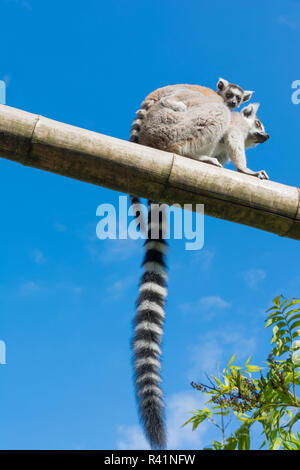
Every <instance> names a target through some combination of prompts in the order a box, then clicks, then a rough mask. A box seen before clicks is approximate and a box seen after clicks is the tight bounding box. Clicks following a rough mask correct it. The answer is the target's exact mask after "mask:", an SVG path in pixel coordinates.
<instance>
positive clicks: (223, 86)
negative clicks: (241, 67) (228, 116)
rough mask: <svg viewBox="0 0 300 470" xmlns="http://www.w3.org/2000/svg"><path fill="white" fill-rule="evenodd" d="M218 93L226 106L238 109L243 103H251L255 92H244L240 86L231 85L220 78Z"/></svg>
mask: <svg viewBox="0 0 300 470" xmlns="http://www.w3.org/2000/svg"><path fill="white" fill-rule="evenodd" d="M217 93H218V95H220V96H222V98H223V100H224V102H225V104H226V106H228V108H230V109H234V108H238V107H239V106H240V105H241V104H242V103H246V101H249V100H250V98H251V96H252V94H253V93H254V92H253V91H248V90H243V88H241V87H240V86H239V85H235V84H234V83H229V82H228V81H227V80H224V78H219V81H218V84H217Z"/></svg>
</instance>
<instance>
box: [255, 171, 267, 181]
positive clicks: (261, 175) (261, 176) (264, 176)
mask: <svg viewBox="0 0 300 470" xmlns="http://www.w3.org/2000/svg"><path fill="white" fill-rule="evenodd" d="M255 176H257V177H258V178H259V179H260V180H268V179H269V177H268V175H267V173H266V172H265V170H260V171H257V172H256V173H255Z"/></svg>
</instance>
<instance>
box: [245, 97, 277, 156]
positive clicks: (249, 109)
mask: <svg viewBox="0 0 300 470" xmlns="http://www.w3.org/2000/svg"><path fill="white" fill-rule="evenodd" d="M258 108H259V103H253V104H249V105H248V106H246V108H244V109H242V111H241V114H242V116H243V117H244V119H245V120H246V122H247V124H248V129H249V131H248V136H247V139H246V147H255V146H256V145H257V144H263V143H264V142H266V140H268V139H269V137H270V136H269V134H267V133H266V131H265V128H264V125H263V123H262V122H261V121H260V120H259V119H258V117H257V116H256V112H257V110H258Z"/></svg>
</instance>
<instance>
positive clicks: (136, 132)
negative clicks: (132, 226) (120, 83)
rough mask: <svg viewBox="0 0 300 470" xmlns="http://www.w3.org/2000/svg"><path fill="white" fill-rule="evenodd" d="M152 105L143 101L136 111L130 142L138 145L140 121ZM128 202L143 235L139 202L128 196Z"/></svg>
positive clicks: (151, 102)
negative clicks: (133, 208) (132, 208)
mask: <svg viewBox="0 0 300 470" xmlns="http://www.w3.org/2000/svg"><path fill="white" fill-rule="evenodd" d="M153 103H154V101H153V100H144V101H143V102H142V104H141V107H140V109H138V110H137V112H136V117H135V119H134V121H133V123H132V126H131V130H130V138H129V141H130V142H134V143H136V144H138V143H139V131H140V128H141V125H142V120H143V119H144V118H145V116H146V114H147V111H148V109H149V108H150V107H151V106H152V104H153ZM130 201H131V205H132V206H135V208H136V219H137V221H138V223H139V225H140V230H141V232H143V233H145V224H144V223H143V219H142V217H140V215H141V214H142V211H141V208H140V205H141V201H140V199H139V198H138V197H137V196H130Z"/></svg>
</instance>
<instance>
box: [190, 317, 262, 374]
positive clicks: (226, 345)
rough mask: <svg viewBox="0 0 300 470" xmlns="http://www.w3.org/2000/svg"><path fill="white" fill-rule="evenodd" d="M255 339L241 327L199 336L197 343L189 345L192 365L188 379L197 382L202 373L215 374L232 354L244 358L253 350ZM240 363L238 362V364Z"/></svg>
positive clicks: (237, 358) (236, 326) (237, 357)
mask: <svg viewBox="0 0 300 470" xmlns="http://www.w3.org/2000/svg"><path fill="white" fill-rule="evenodd" d="M255 347H256V339H255V337H254V336H252V337H251V336H249V335H248V333H247V331H245V330H244V329H243V328H242V327H238V325H235V328H231V327H228V328H226V329H224V328H223V329H220V330H215V331H212V332H209V333H207V334H206V335H204V336H203V337H202V338H201V341H200V342H199V344H196V345H194V346H191V347H190V351H191V356H190V361H191V362H192V363H193V366H192V367H191V368H190V370H189V371H188V378H189V380H193V381H195V382H197V380H199V378H200V377H203V376H204V374H206V373H207V374H212V373H213V374H216V373H217V371H218V369H219V366H220V365H221V366H222V367H223V365H224V362H225V365H226V363H227V362H229V360H230V359H231V357H232V356H233V354H236V360H237V361H238V360H239V359H240V360H244V359H245V358H248V357H249V356H250V355H251V354H253V351H255ZM239 365H240V364H239Z"/></svg>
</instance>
